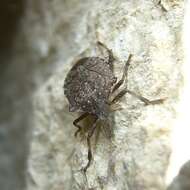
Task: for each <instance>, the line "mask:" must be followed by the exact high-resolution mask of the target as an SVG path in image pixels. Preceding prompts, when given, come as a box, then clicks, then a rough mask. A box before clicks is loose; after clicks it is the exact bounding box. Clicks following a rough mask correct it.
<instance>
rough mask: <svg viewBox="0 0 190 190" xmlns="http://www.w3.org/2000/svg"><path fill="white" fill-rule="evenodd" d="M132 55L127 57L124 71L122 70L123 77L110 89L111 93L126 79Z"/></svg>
mask: <svg viewBox="0 0 190 190" xmlns="http://www.w3.org/2000/svg"><path fill="white" fill-rule="evenodd" d="M131 58H132V54H130V55H129V57H128V60H127V61H126V63H125V66H124V69H123V75H122V78H121V79H120V80H119V81H118V82H117V83H116V84H115V86H114V87H113V89H112V93H114V92H115V91H116V90H117V89H118V88H119V87H120V86H121V85H122V84H123V83H124V81H125V79H127V74H128V69H129V65H130V62H131Z"/></svg>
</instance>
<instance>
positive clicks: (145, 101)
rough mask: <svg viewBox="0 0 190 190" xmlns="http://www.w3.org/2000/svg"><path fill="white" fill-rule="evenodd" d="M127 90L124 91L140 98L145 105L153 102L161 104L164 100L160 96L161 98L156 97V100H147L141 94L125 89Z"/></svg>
mask: <svg viewBox="0 0 190 190" xmlns="http://www.w3.org/2000/svg"><path fill="white" fill-rule="evenodd" d="M126 91H127V92H126V93H129V94H131V95H132V96H134V97H136V98H138V99H139V100H141V101H142V102H143V103H144V104H145V105H146V106H147V105H151V104H152V105H155V104H161V103H163V102H164V101H165V99H166V98H161V99H156V100H149V99H147V98H145V97H143V96H141V95H138V94H136V93H135V92H133V91H130V90H126Z"/></svg>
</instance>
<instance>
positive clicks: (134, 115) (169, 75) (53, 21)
mask: <svg viewBox="0 0 190 190" xmlns="http://www.w3.org/2000/svg"><path fill="white" fill-rule="evenodd" d="M183 9H184V1H183V0H167V1H166V0H162V1H160V3H159V2H158V1H153V0H143V1H142V0H141V1H139V0H135V1H125V0H112V1H110V0H103V1H95V0H94V1H90V0H83V1H78V0H64V1H63V0H51V1H47V0H41V1H38V0H33V1H28V4H27V10H26V15H25V20H24V22H23V31H24V35H26V36H27V38H25V40H27V44H29V48H30V50H31V52H32V53H30V56H31V60H32V61H31V63H36V64H34V65H33V67H32V68H33V69H35V73H34V75H33V80H34V81H33V82H34V84H37V86H38V87H39V88H38V90H37V91H36V92H35V94H34V96H33V138H32V142H31V150H30V156H29V162H28V170H27V180H28V190H62V189H64V190H67V189H68V190H69V189H76V190H79V189H81V190H84V189H90V188H91V189H106V190H112V189H113V190H116V189H117V190H122V189H130V190H142V189H146V190H161V189H165V173H166V170H167V166H168V161H169V156H170V130H171V129H172V124H173V121H174V118H175V105H176V102H177V99H178V90H179V88H180V86H181V83H182V76H181V70H180V68H181V63H182V60H183V51H182V46H181V26H182V20H183ZM97 40H100V41H102V42H103V43H105V44H106V45H107V46H108V47H109V48H111V49H112V50H113V52H114V55H115V57H116V58H117V61H116V62H115V73H116V75H117V76H118V77H121V74H122V68H123V65H124V62H125V60H126V59H127V57H128V55H129V53H132V54H133V55H134V56H133V59H132V62H131V66H130V69H129V76H128V87H129V89H131V90H133V91H135V92H136V93H139V94H141V95H143V96H145V97H147V98H149V99H157V98H162V97H167V100H166V101H165V103H164V104H163V105H155V106H144V105H143V103H142V102H140V101H139V100H137V99H136V98H135V97H132V96H130V95H126V96H125V98H123V99H122V101H121V103H120V104H121V106H122V108H123V109H122V110H119V111H117V112H115V113H114V114H112V115H111V116H110V121H109V122H110V126H112V128H113V136H112V138H111V139H107V138H106V137H105V135H104V133H101V134H100V136H99V139H98V142H97V144H96V146H95V147H94V148H93V163H92V165H91V166H90V168H89V170H88V171H87V175H86V177H85V175H84V174H83V173H81V172H80V169H81V167H82V166H85V164H86V162H87V146H86V141H85V140H83V138H82V139H80V138H78V139H75V138H74V132H75V130H76V129H75V128H74V127H73V125H72V121H73V120H74V119H75V118H76V117H77V116H78V115H77V114H74V113H69V111H68V102H67V100H66V98H65V97H64V94H63V83H64V79H65V76H66V74H67V72H68V71H69V69H70V68H71V67H72V65H73V64H74V63H75V61H76V60H77V59H78V58H79V57H82V56H84V55H85V56H90V55H99V56H105V54H104V52H101V51H100V50H99V49H98V47H97V46H96V41H97Z"/></svg>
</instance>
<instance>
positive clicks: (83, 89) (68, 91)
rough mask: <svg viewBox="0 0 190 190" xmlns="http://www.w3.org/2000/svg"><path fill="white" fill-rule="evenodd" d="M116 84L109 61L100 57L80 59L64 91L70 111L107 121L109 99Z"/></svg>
mask: <svg viewBox="0 0 190 190" xmlns="http://www.w3.org/2000/svg"><path fill="white" fill-rule="evenodd" d="M115 82H116V78H115V77H114V74H113V71H112V70H111V66H110V64H109V62H108V60H106V59H102V58H99V57H85V58H82V59H80V60H79V61H78V62H77V63H76V64H75V65H74V66H73V68H72V69H71V70H70V72H69V73H68V75H67V77H66V79H65V85H64V89H65V95H66V97H67V99H68V100H69V106H70V107H69V108H70V111H79V112H88V113H90V114H93V115H96V116H97V117H98V118H100V119H106V118H107V116H108V114H109V105H108V99H109V95H110V93H111V87H112V86H113V84H114V83H115Z"/></svg>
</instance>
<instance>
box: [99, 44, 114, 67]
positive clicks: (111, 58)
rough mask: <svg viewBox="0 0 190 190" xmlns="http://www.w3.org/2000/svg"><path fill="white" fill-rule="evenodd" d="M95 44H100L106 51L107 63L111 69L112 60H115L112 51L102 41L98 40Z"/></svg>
mask: <svg viewBox="0 0 190 190" xmlns="http://www.w3.org/2000/svg"><path fill="white" fill-rule="evenodd" d="M97 44H98V45H99V46H102V47H103V48H105V49H106V51H107V52H108V63H109V64H110V66H111V69H113V62H114V60H115V57H114V55H113V52H112V50H111V49H109V48H108V47H107V46H106V45H105V44H103V43H102V42H100V41H98V42H97Z"/></svg>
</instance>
